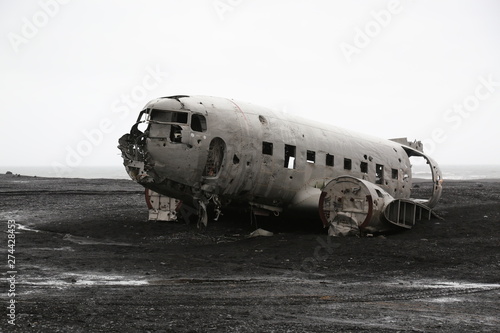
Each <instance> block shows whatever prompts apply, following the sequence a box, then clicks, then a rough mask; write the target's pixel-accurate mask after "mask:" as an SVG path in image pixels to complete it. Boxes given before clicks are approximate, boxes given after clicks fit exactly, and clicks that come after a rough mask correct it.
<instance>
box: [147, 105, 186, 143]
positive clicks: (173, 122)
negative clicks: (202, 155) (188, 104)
mask: <svg viewBox="0 0 500 333" xmlns="http://www.w3.org/2000/svg"><path fill="white" fill-rule="evenodd" d="M149 122H150V124H151V125H150V137H153V138H155V137H156V138H165V137H168V138H169V139H170V141H171V142H177V143H180V142H182V127H181V126H182V125H187V123H188V113H187V112H178V111H167V110H158V109H152V110H151V111H150V118H149Z"/></svg>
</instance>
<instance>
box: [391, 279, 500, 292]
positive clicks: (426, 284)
mask: <svg viewBox="0 0 500 333" xmlns="http://www.w3.org/2000/svg"><path fill="white" fill-rule="evenodd" d="M386 285H388V286H399V287H400V288H403V287H404V288H429V289H439V288H442V289H462V290H463V289H485V290H489V289H497V288H500V284H496V283H470V282H454V281H435V280H414V281H399V282H389V283H386Z"/></svg>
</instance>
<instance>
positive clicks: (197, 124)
mask: <svg viewBox="0 0 500 333" xmlns="http://www.w3.org/2000/svg"><path fill="white" fill-rule="evenodd" d="M163 101H165V102H163ZM176 101H177V102H179V103H180V101H179V100H177V99H175V98H173V99H168V100H162V99H159V100H154V101H152V102H151V103H149V104H148V105H146V107H145V109H143V110H142V111H141V112H140V114H139V116H138V118H137V121H136V123H135V124H134V125H133V126H132V128H131V130H130V133H128V134H125V135H123V136H122V137H121V138H120V140H119V146H118V148H119V149H120V150H121V151H122V156H123V158H124V165H125V167H126V169H127V171H128V172H129V174H130V177H131V178H132V179H134V180H136V181H138V182H140V183H158V182H163V181H165V179H167V177H168V178H170V177H172V176H178V177H179V178H183V177H182V172H181V171H182V170H186V168H188V169H189V170H193V173H194V171H195V170H197V169H198V164H199V163H201V161H202V160H203V158H206V157H205V156H204V155H206V154H207V152H205V150H204V149H202V150H200V149H194V150H193V148H201V147H203V145H204V142H205V140H206V139H207V130H208V126H207V114H206V112H203V110H202V109H196V110H194V111H193V110H190V109H189V108H185V107H184V105H183V104H182V103H180V104H177V103H176ZM162 104H163V105H162ZM206 146H207V147H206V150H207V151H208V142H207V143H206ZM157 166H161V167H157ZM194 176H195V175H194V174H193V175H192V177H194ZM187 178H189V177H187ZM186 181H187V179H186Z"/></svg>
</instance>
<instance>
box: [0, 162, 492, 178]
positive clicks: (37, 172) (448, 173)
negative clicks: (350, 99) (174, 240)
mask: <svg viewBox="0 0 500 333" xmlns="http://www.w3.org/2000/svg"><path fill="white" fill-rule="evenodd" d="M440 168H441V171H442V172H443V179H444V180H446V179H457V180H474V179H500V165H484V166H482V165H468V166H463V165H462V166H458V165H440ZM7 171H10V172H12V173H14V174H20V175H24V176H37V177H61V175H58V174H57V173H56V172H55V171H54V170H53V169H52V168H51V167H25V166H23V167H3V166H0V174H5V173H6V172H7ZM63 177H65V178H108V179H129V177H128V175H127V172H126V171H125V167H123V166H116V167H114V166H112V167H110V166H106V167H96V166H93V167H79V168H71V169H70V172H68V173H67V174H65V175H64V176H63ZM413 177H414V178H424V179H430V178H431V176H430V172H429V171H428V168H427V166H425V165H416V166H414V167H413Z"/></svg>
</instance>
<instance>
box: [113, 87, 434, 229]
mask: <svg viewBox="0 0 500 333" xmlns="http://www.w3.org/2000/svg"><path fill="white" fill-rule="evenodd" d="M141 127H142V128H141ZM119 148H120V150H121V151H122V157H123V159H124V165H125V168H126V170H127V172H128V174H129V175H130V177H131V178H132V179H133V180H135V181H137V182H138V183H139V184H141V185H143V186H144V187H146V188H147V189H150V190H151V191H154V192H157V193H159V194H161V195H162V196H166V197H168V198H175V199H177V200H182V201H183V202H186V203H192V204H194V205H195V206H197V207H198V208H199V222H200V223H203V224H205V225H206V224H207V221H208V219H207V212H206V210H207V206H208V204H209V203H210V202H212V203H213V204H214V207H215V210H216V212H220V209H221V208H222V207H224V206H227V205H230V204H239V205H241V204H244V205H250V206H251V207H252V208H253V210H254V211H258V212H261V213H274V214H275V215H277V214H280V213H281V212H283V211H300V212H303V213H310V214H312V215H311V216H317V214H319V215H320V218H321V220H322V221H323V223H324V225H325V227H329V233H330V234H332V235H340V234H342V235H344V234H351V233H359V232H383V231H387V230H390V229H392V228H394V227H399V228H411V226H413V224H414V223H415V222H416V221H417V220H419V219H420V218H422V217H429V216H430V211H431V208H432V207H434V206H435V205H436V203H437V201H438V200H439V197H440V196H441V190H442V186H441V184H442V178H441V172H440V170H439V168H438V166H437V164H436V163H435V162H434V160H433V159H431V158H430V157H429V156H427V155H425V154H424V153H423V150H422V145H421V143H420V142H412V143H410V142H408V141H407V140H406V139H395V140H385V139H380V138H374V137H371V136H367V135H364V134H360V133H354V132H352V131H347V130H345V129H341V128H338V127H335V126H331V125H327V124H323V123H319V122H313V121H310V120H306V119H302V118H298V117H295V116H292V115H288V114H287V115H285V114H282V113H280V112H276V111H273V110H271V109H268V108H264V107H260V106H255V105H252V104H249V103H242V102H236V101H233V100H231V99H225V98H217V97H207V96H183V95H180V96H169V97H162V98H158V99H154V100H152V101H150V102H149V103H148V104H147V105H146V106H145V108H144V109H143V110H142V111H141V112H140V115H139V117H138V119H137V122H136V124H135V125H134V126H133V127H132V129H131V131H130V133H128V134H125V135H123V136H122V137H121V138H120V140H119ZM411 156H419V157H421V158H423V159H424V160H425V161H426V162H427V164H429V167H430V171H431V174H432V182H433V184H434V185H433V189H432V193H431V195H430V197H429V198H425V199H414V198H410V195H411V186H412V170H411V163H410V160H409V158H410V157H411ZM169 209H170V208H169ZM217 216H218V214H217Z"/></svg>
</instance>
